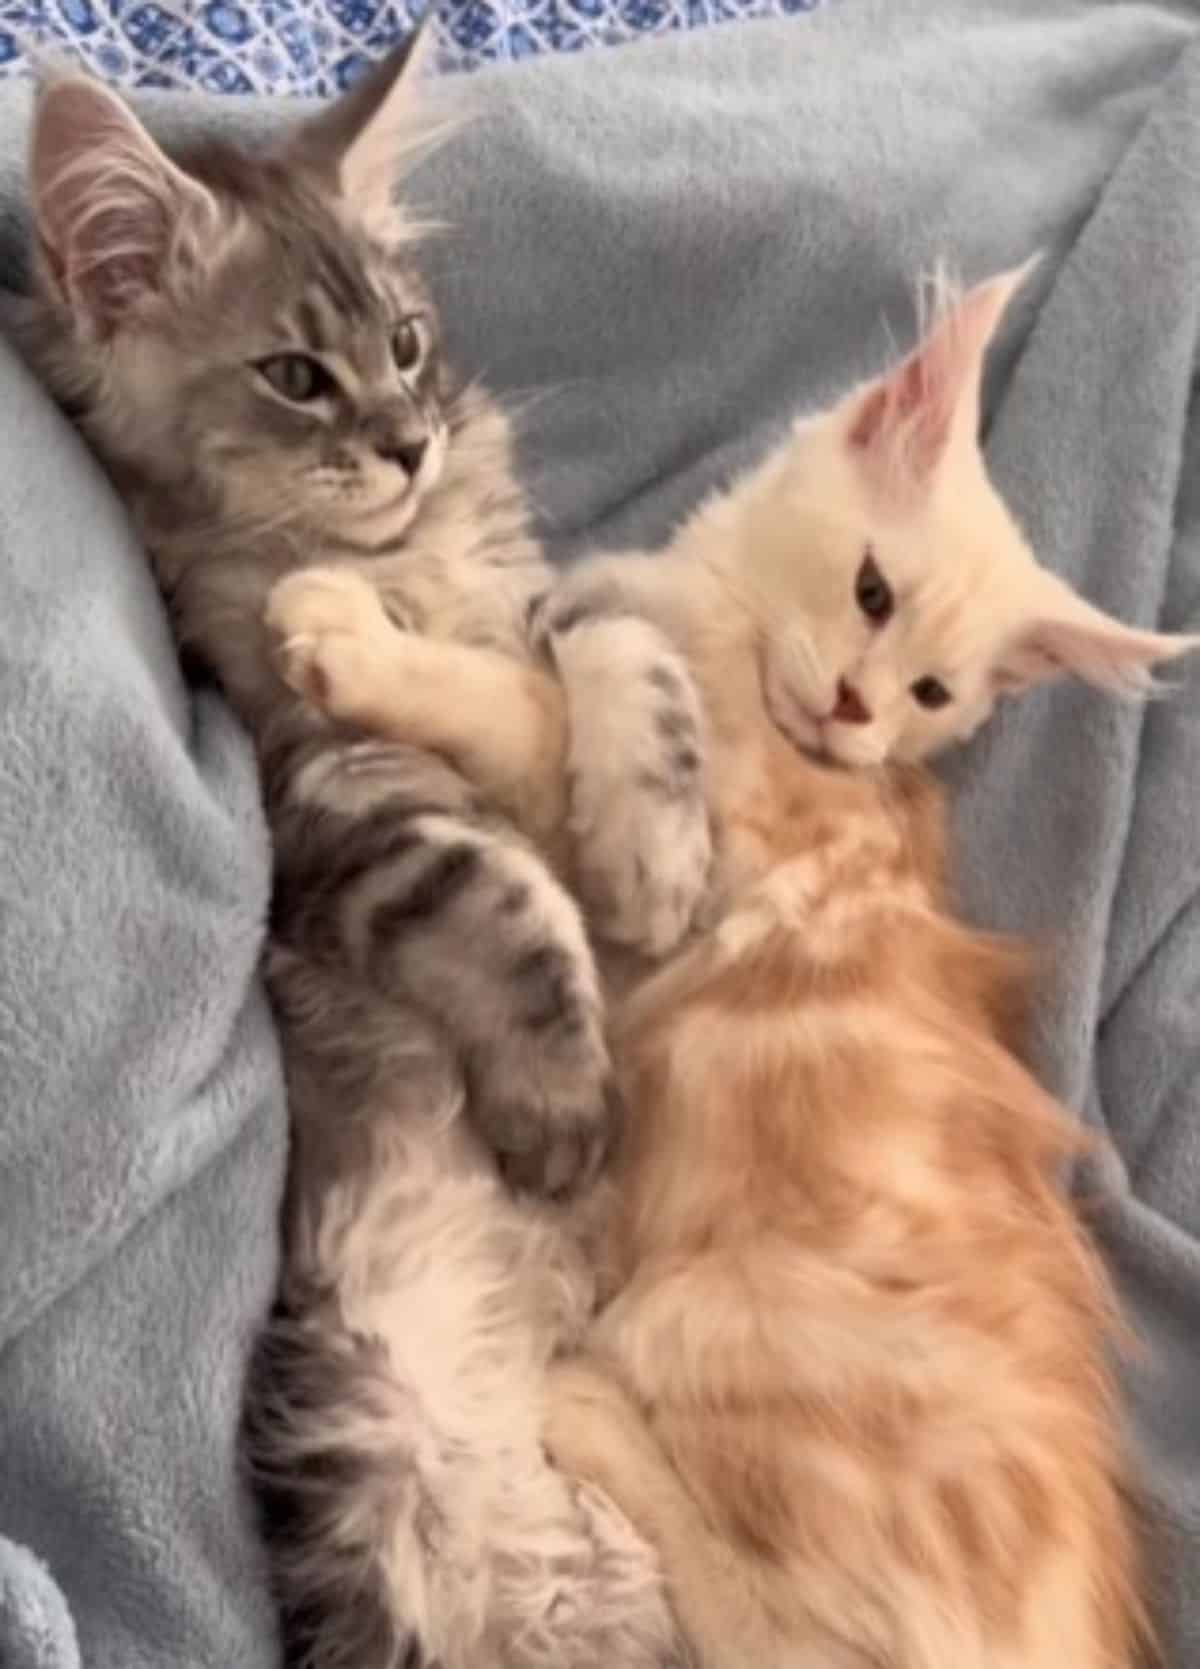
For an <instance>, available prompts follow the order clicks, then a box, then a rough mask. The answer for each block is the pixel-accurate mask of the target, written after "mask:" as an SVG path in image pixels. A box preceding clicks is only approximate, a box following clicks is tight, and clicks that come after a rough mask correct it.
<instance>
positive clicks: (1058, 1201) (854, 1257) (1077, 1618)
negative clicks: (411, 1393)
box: [550, 753, 1141, 1669]
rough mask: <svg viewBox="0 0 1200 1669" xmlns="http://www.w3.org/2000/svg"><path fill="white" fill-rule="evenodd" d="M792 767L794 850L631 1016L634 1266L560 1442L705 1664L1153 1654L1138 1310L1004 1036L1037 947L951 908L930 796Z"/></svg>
mask: <svg viewBox="0 0 1200 1669" xmlns="http://www.w3.org/2000/svg"><path fill="white" fill-rule="evenodd" d="M774 763H775V766H776V769H774V770H773V772H772V778H771V780H772V785H773V787H772V791H771V792H772V797H773V799H774V805H773V807H771V808H768V807H767V806H766V805H765V804H764V803H760V804H759V805H758V806H757V807H756V808H755V827H754V831H753V834H754V842H755V846H756V852H757V857H758V859H759V860H760V861H761V859H762V856H763V854H762V852H761V846H760V842H761V838H762V828H763V826H764V821H763V820H764V813H767V812H768V809H769V816H768V817H767V819H766V820H767V821H769V822H770V823H771V826H772V827H773V828H774V829H775V831H776V835H775V852H774V854H773V857H774V864H775V867H774V868H773V869H772V870H771V873H770V874H769V875H768V876H767V878H766V879H765V880H764V882H763V884H762V886H761V887H760V888H759V889H757V890H756V891H751V893H750V894H749V895H748V896H747V898H746V901H745V903H744V905H742V906H740V907H738V908H736V909H735V910H734V912H733V913H732V914H731V915H730V916H729V917H728V918H727V920H726V922H725V923H724V925H723V927H722V928H721V929H720V930H719V932H718V934H717V936H716V938H715V939H714V940H713V941H712V943H711V944H710V945H706V946H702V947H701V948H700V949H698V950H697V951H695V952H694V953H692V954H691V955H690V956H688V957H687V958H685V960H684V961H683V962H682V963H680V964H679V965H678V966H677V967H675V968H674V969H672V970H670V971H669V972H668V973H667V974H665V975H664V976H662V978H661V979H660V981H659V982H658V983H656V984H654V985H652V986H651V987H650V988H649V989H648V990H646V991H645V993H644V994H643V995H642V997H641V998H640V999H639V1000H637V1001H636V1003H635V1005H634V1007H633V1009H632V1010H631V1012H630V1014H629V1017H628V1022H627V1028H626V1035H625V1036H624V1038H623V1054H624V1057H625V1060H626V1062H627V1064H628V1069H629V1081H628V1087H629V1091H630V1102H631V1106H632V1108H633V1116H632V1119H631V1123H630V1129H629V1135H628V1139H627V1145H626V1149H625V1151H624V1153H623V1155H622V1164H621V1171H620V1176H621V1215H620V1221H619V1223H618V1224H617V1226H616V1228H615V1230H614V1235H613V1246H614V1256H615V1257H616V1258H617V1259H619V1261H620V1272H621V1277H622V1279H623V1280H624V1281H625V1283H626V1284H625V1285H624V1287H623V1290H621V1291H620V1293H619V1295H618V1297H617V1298H616V1299H615V1301H614V1302H613V1303H612V1305H611V1306H610V1308H609V1309H608V1310H607V1312H606V1313H605V1314H604V1315H603V1316H602V1317H601V1319H600V1321H599V1323H598V1325H597V1327H596V1330H595V1334H594V1338H593V1341H592V1348H593V1360H592V1363H591V1364H590V1365H583V1366H572V1367H568V1368H565V1369H564V1370H563V1372H562V1375H561V1377H560V1379H559V1380H558V1382H557V1387H556V1395H555V1401H554V1403H553V1406H552V1414H551V1425H550V1437H551V1444H552V1448H553V1449H554V1450H555V1452H556V1453H557V1455H558V1457H559V1458H560V1460H561V1461H563V1462H564V1463H565V1464H567V1465H569V1466H573V1467H575V1468H577V1469H578V1470H579V1471H581V1472H582V1473H583V1474H584V1475H586V1476H589V1477H591V1478H592V1479H594V1480H595V1481H596V1482H597V1483H599V1484H600V1485H601V1486H602V1487H604V1488H605V1489H607V1490H608V1491H609V1492H610V1493H611V1494H612V1495H613V1496H614V1498H615V1499H616V1500H618V1501H619V1502H620V1503H621V1505H622V1506H623V1507H624V1508H625V1509H626V1511H627V1512H629V1513H630V1515H631V1516H632V1517H633V1518H634V1520H635V1522H637V1523H638V1524H639V1526H640V1527H641V1528H642V1530H643V1531H644V1532H645V1533H647V1535H648V1536H649V1537H650V1538H651V1539H652V1540H654V1541H655V1542H657V1543H658V1545H659V1547H660V1549H661V1551H662V1554H663V1558H664V1564H665V1566H666V1569H667V1573H668V1577H669V1579H670V1582H671V1584H672V1589H673V1592H674V1595H675V1598H676V1603H677V1606H678V1610H679V1614H680V1616H681V1619H682V1621H683V1623H684V1626H685V1629H686V1630H687V1631H688V1632H689V1634H690V1635H691V1636H692V1638H693V1640H694V1641H695V1644H696V1646H697V1648H698V1651H699V1655H700V1660H701V1662H702V1664H703V1665H704V1669H835V1666H836V1669H849V1666H854V1669H866V1666H871V1669H1128V1666H1129V1665H1131V1664H1132V1663H1133V1661H1134V1659H1135V1649H1136V1645H1137V1642H1138V1641H1139V1639H1140V1638H1141V1617H1140V1609H1139V1601H1138V1587H1139V1579H1138V1566H1137V1556H1136V1551H1135V1547H1134V1540H1133V1535H1132V1531H1131V1527H1130V1521H1129V1517H1128V1513H1127V1508H1126V1504H1125V1493H1124V1459H1123V1455H1122V1452H1121V1445H1120V1441H1119V1437H1118V1432H1117V1420H1116V1414H1115V1411H1114V1393H1113V1386H1112V1382H1111V1379H1110V1373H1109V1368H1108V1365H1107V1359H1106V1348H1107V1343H1108V1334H1109V1330H1110V1327H1111V1324H1112V1320H1113V1314H1112V1305H1111V1297H1110V1293H1109V1289H1108V1286H1107V1283H1106V1280H1105V1276H1104V1274H1103V1271H1102V1269H1101V1266H1100V1264H1099V1262H1098V1260H1097V1258H1096V1256H1095V1254H1094V1252H1093V1251H1092V1249H1091V1247H1090V1245H1089V1242H1088V1240H1087V1237H1086V1235H1085V1234H1084V1232H1083V1230H1082V1229H1081V1227H1080V1226H1079V1224H1078V1222H1077V1221H1076V1218H1075V1216H1074V1215H1073V1212H1072V1210H1071V1208H1070V1206H1069V1204H1068V1203H1067V1202H1066V1200H1065V1198H1064V1197H1063V1195H1062V1193H1061V1191H1060V1187H1059V1181H1058V1171H1059V1169H1060V1167H1061V1163H1062V1160H1063V1159H1064V1157H1065V1156H1066V1155H1067V1153H1068V1152H1069V1151H1070V1150H1071V1149H1072V1147H1073V1146H1075V1145H1076V1144H1077V1142H1078V1133H1077V1131H1076V1129H1075V1128H1074V1127H1073V1126H1072V1125H1071V1124H1070V1122H1069V1121H1068V1119H1067V1117H1066V1115H1065V1114H1064V1113H1062V1112H1061V1111H1060V1110H1059V1108H1058V1107H1057V1106H1056V1105H1055V1104H1054V1103H1053V1101H1051V1100H1050V1098H1049V1097H1047V1096H1046V1095H1045V1094H1044V1093H1043V1092H1042V1091H1041V1090H1040V1089H1039V1088H1038V1087H1037V1085H1036V1084H1035V1083H1034V1081H1033V1079H1032V1078H1031V1077H1030V1076H1029V1074H1028V1073H1027V1072H1026V1071H1025V1070H1024V1069H1023V1068H1022V1067H1021V1066H1020V1065H1019V1063H1018V1062H1017V1060H1016V1058H1015V1057H1014V1056H1013V1055H1011V1054H1010V1053H1009V1052H1007V1051H1006V1049H1005V1048H1004V1046H1003V1043H1002V1041H1001V1033H1002V1032H1003V1030H1004V1029H1005V1027H1006V1026H1007V1023H1008V1017H1009V1016H1010V1015H1011V1013H1012V1012H1013V999H1014V996H1019V993H1020V987H1021V984H1022V975H1021V964H1020V958H1019V957H1018V956H1017V955H1016V953H1015V952H1014V951H1013V950H1012V948H1011V947H1009V946H1006V945H1004V944H1001V943H998V942H995V941H992V940H989V939H987V938H985V937H982V936H980V935H977V934H974V933H972V932H970V931H969V930H967V929H966V928H964V927H962V926H961V925H959V924H958V923H957V922H955V921H954V920H953V919H952V918H951V917H950V916H949V915H947V914H946V913H945V912H944V911H943V910H942V908H941V906H940V903H939V900H938V896H937V895H938V891H939V884H940V883H939V876H938V872H939V869H940V855H939V851H938V847H939V844H940V822H941V819H940V807H939V805H938V802H937V796H936V792H935V790H934V789H933V788H932V786H931V785H930V784H929V783H927V782H925V781H924V780H922V779H920V778H915V777H914V778H901V777H897V778H892V779H890V780H889V781H886V782H883V781H877V780H876V779H873V778H853V777H850V776H847V775H845V774H840V773H839V774H835V773H831V772H825V771H822V770H821V769H820V768H818V767H814V766H808V765H806V764H804V763H803V762H802V761H796V760H794V759H793V760H792V762H791V765H790V767H789V765H788V762H787V756H786V755H785V754H784V753H780V754H779V755H778V756H776V758H775V761H774ZM766 792H767V790H764V795H765V794H766ZM738 832H739V831H738V821H737V817H736V816H734V817H733V818H732V819H731V821H730V823H729V833H730V835H731V837H732V838H733V839H734V840H735V841H736V839H737V836H738Z"/></svg>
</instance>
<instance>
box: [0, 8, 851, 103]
mask: <svg viewBox="0 0 1200 1669" xmlns="http://www.w3.org/2000/svg"><path fill="white" fill-rule="evenodd" d="M827 3H828V0H441V3H440V4H438V5H437V7H436V10H437V32H438V58H439V63H440V65H441V67H442V68H443V69H445V70H469V69H475V68H477V67H478V66H479V65H480V64H485V63H495V62H497V61H499V62H505V61H514V60H517V59H522V58H529V57H532V56H534V55H535V54H537V53H542V52H578V51H581V50H582V49H583V48H584V47H589V46H602V45H603V46H610V45H615V44H617V43H618V42H621V41H628V40H633V39H636V38H637V37H639V36H641V35H658V34H664V33H667V32H668V31H671V30H676V29H694V28H697V27H700V26H702V25H705V24H709V23H718V22H725V21H728V20H731V19H734V18H742V17H766V16H773V15H778V14H780V13H795V12H808V11H813V10H815V9H816V7H817V6H819V5H822V4H827ZM423 10H424V7H423V6H422V5H421V4H420V0H398V3H397V0H391V3H389V0H162V3H160V0H0V77H2V76H5V75H20V74H24V73H26V72H27V70H28V58H27V54H28V53H29V51H30V49H34V50H36V49H42V50H46V49H49V50H51V51H53V52H55V53H57V54H59V55H69V56H71V57H74V58H76V59H78V60H79V61H80V62H82V63H83V64H84V65H85V66H86V67H87V68H88V69H90V70H92V71H93V72H94V73H95V74H97V75H99V76H101V77H103V79H104V80H105V81H108V82H111V83H113V84H114V85H116V86H120V87H175V88H181V87H195V88H198V89H200V90H202V91H204V92H209V93H283V94H287V93H293V94H308V95H315V96H318V97H328V96H330V95H332V94H334V93H337V92H338V91H340V90H341V89H342V88H344V87H346V86H348V85H349V84H350V82H351V81H353V79H354V77H355V76H356V75H357V74H358V73H359V72H360V71H361V70H362V68H363V67H364V65H365V64H366V63H368V62H369V61H370V60H371V59H373V58H377V57H379V56H380V54H381V53H383V52H384V51H386V49H387V48H388V47H389V46H392V45H393V44H394V43H395V42H396V41H398V40H400V39H401V38H402V37H403V36H404V35H405V34H407V33H408V32H409V31H411V29H412V28H413V25H414V22H415V19H416V18H417V17H418V16H420V14H421V12H422V11H423Z"/></svg>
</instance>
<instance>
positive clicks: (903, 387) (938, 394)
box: [845, 258, 1036, 493]
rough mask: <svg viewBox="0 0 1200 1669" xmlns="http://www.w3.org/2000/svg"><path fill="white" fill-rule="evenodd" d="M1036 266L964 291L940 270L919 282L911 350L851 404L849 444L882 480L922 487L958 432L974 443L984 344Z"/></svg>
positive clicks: (895, 487)
mask: <svg viewBox="0 0 1200 1669" xmlns="http://www.w3.org/2000/svg"><path fill="white" fill-rule="evenodd" d="M1035 261H1036V258H1035ZM1034 264H1035V262H1034V261H1030V262H1026V263H1025V265H1024V266H1022V267H1018V268H1016V269H1015V270H1014V271H1012V272H1006V273H1001V274H1000V275H999V276H998V277H996V278H992V279H988V280H987V281H986V282H984V283H982V284H977V285H976V286H975V287H974V288H973V289H971V290H968V291H966V292H965V293H964V292H963V291H962V290H961V289H960V288H959V287H958V285H957V284H956V283H955V282H954V281H953V279H952V278H951V277H950V275H949V273H948V271H947V270H946V269H945V268H944V267H939V268H938V269H937V270H936V271H935V273H934V275H933V276H932V278H931V279H930V280H929V281H928V283H927V284H926V285H925V286H924V289H923V292H922V298H921V300H922V306H921V315H922V319H923V320H924V321H925V323H924V328H923V330H922V336H921V340H920V341H919V342H918V344H917V346H916V348H915V349H914V350H913V352H912V353H911V354H909V356H908V357H907V358H906V359H904V360H902V361H901V362H900V364H899V365H897V366H895V367H893V369H892V370H890V371H887V372H885V373H884V375H883V376H881V377H878V378H876V380H875V381H874V382H872V383H870V384H868V385H867V387H866V388H865V389H859V390H858V391H857V393H856V394H854V395H853V396H851V399H850V401H849V402H848V410H847V417H846V430H845V434H846V443H847V445H848V446H849V448H850V450H851V452H852V454H854V455H855V456H856V457H857V458H858V459H859V461H860V462H861V464H862V465H863V467H864V468H866V469H867V470H868V471H869V472H870V473H871V474H872V476H873V477H874V478H875V479H876V481H877V482H878V483H879V484H880V485H883V486H886V487H888V488H891V489H893V490H898V491H903V492H909V493H911V492H912V491H914V490H920V489H921V488H923V487H926V486H928V485H929V484H930V483H931V482H932V480H933V478H934V476H935V475H936V473H937V470H938V467H939V466H940V464H941V462H942V460H943V459H944V458H945V456H946V454H947V452H948V451H949V449H950V445H951V443H952V441H953V440H954V438H955V437H956V436H957V435H962V434H966V435H968V436H969V437H970V438H971V439H972V440H974V438H975V432H976V429H977V427H978V422H979V391H980V386H981V383H982V380H983V367H984V361H985V359H986V357H987V350H988V346H989V344H990V343H991V341H992V338H993V337H994V335H995V333H996V329H997V327H998V326H999V323H1000V320H1001V318H1002V317H1003V315H1004V312H1005V309H1006V308H1007V306H1008V304H1009V301H1010V300H1011V298H1012V296H1013V294H1014V293H1015V292H1016V291H1017V290H1018V289H1019V288H1020V286H1021V285H1022V284H1023V283H1024V282H1025V279H1026V278H1027V277H1028V275H1029V272H1030V271H1031V270H1032V267H1033V265H1034Z"/></svg>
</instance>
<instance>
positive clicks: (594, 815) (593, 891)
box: [572, 778, 713, 958]
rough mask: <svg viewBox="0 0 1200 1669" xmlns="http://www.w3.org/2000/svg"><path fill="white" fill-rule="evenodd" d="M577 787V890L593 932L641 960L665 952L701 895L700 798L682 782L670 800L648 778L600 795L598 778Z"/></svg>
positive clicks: (703, 820)
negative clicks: (629, 951)
mask: <svg viewBox="0 0 1200 1669" xmlns="http://www.w3.org/2000/svg"><path fill="white" fill-rule="evenodd" d="M576 782H577V785H578V786H577V788H576V794H575V800H574V803H573V805H572V813H573V815H572V828H573V832H574V833H575V837H576V843H577V849H578V850H579V851H580V852H581V853H583V854H584V855H583V857H582V858H581V861H580V866H579V890H580V893H581V895H582V896H583V898H584V899H585V901H586V903H587V906H588V912H589V915H590V916H591V917H592V919H593V921H594V922H595V927H596V931H597V933H599V934H600V936H601V937H602V938H604V939H606V940H608V942H609V943H610V944H614V945H622V946H624V947H625V948H627V949H629V950H634V951H638V952H640V953H641V954H642V955H645V956H650V957H653V958H659V957H663V956H666V955H668V954H669V953H670V952H671V951H672V950H674V949H675V947H676V946H677V945H678V944H679V943H680V941H681V940H682V939H683V938H684V937H685V935H686V934H687V933H688V932H689V930H690V929H691V928H692V926H693V925H695V924H696V923H697V921H698V917H699V915H700V912H701V907H702V905H703V903H704V901H705V899H706V898H707V896H708V889H709V882H710V878H711V874H712V867H713V841H712V828H711V824H710V821H709V815H708V806H707V803H706V801H705V798H704V795H703V793H702V792H701V791H700V790H699V789H698V788H696V787H693V786H692V785H690V784H681V785H680V787H679V790H678V792H677V793H676V794H674V795H672V794H670V793H667V792H660V791H659V790H658V789H657V788H656V787H655V786H653V785H652V782H651V780H650V779H647V781H646V782H645V783H643V784H634V785H630V784H629V783H628V782H627V781H617V782H614V783H611V784H610V785H609V786H610V792H609V793H608V794H607V795H605V794H604V793H603V792H602V790H603V787H604V784H603V781H602V780H600V779H598V778H593V779H592V781H591V782H590V783H586V784H585V783H584V782H583V781H582V780H581V779H579V778H577V779H576ZM589 789H592V790H596V791H597V792H595V793H594V794H591V793H589V792H588V790H589Z"/></svg>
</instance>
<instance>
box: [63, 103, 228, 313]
mask: <svg viewBox="0 0 1200 1669" xmlns="http://www.w3.org/2000/svg"><path fill="white" fill-rule="evenodd" d="M30 190H31V195H32V200H33V213H34V221H35V225H36V229H37V237H38V244H39V248H40V252H41V256H42V261H43V265H44V269H45V272H46V274H47V277H48V278H49V281H50V283H51V285H52V286H53V287H54V289H56V290H57V292H58V294H59V296H60V298H61V299H62V300H63V301H64V302H66V303H67V305H68V306H70V307H71V309H72V311H73V312H74V313H75V314H76V315H77V317H79V318H80V319H81V321H82V322H84V323H85V324H86V325H87V326H88V327H90V328H91V329H93V330H95V331H96V332H98V333H99V334H104V333H105V332H106V331H107V330H109V329H111V327H112V326H113V325H115V324H116V323H117V322H118V321H119V320H123V319H125V318H127V317H128V316H129V315H131V314H133V313H136V311H137V310H138V309H139V308H140V307H141V306H143V304H144V303H146V302H147V301H148V300H150V299H152V298H153V297H154V296H156V295H157V294H159V293H160V292H161V291H162V290H163V289H164V288H165V285H166V278H167V269H168V266H169V264H170V262H171V260H172V259H173V258H174V257H177V256H179V255H180V254H182V253H183V252H184V250H185V249H186V247H187V245H188V234H189V231H191V232H197V231H199V229H200V228H201V226H204V225H210V224H212V223H213V222H215V220H216V218H217V208H216V203H215V202H214V200H213V198H212V196H211V194H210V193H209V192H208V191H206V190H205V189H204V187H203V186H201V185H199V184H198V183H197V182H196V181H195V180H192V179H190V178H189V177H188V175H186V174H185V173H184V172H183V171H182V170H181V169H179V168H177V167H176V166H175V164H174V163H173V162H172V161H171V160H170V159H169V158H168V157H167V156H166V155H164V153H163V152H162V151H161V150H159V148H158V146H157V145H156V144H155V143H154V141H153V139H151V137H150V135H149V134H148V133H147V132H146V130H145V128H144V127H143V126H142V125H141V123H140V122H139V121H138V119H137V117H136V116H135V115H134V114H133V112H132V110H130V109H129V107H128V106H127V105H126V104H124V103H123V102H122V100H120V99H119V98H118V97H117V96H116V94H115V93H110V92H109V90H108V88H107V87H104V86H102V85H101V83H100V82H98V81H93V80H91V79H90V78H88V77H86V76H79V75H70V76H66V77H62V78H58V79H52V80H50V81H47V82H45V83H43V85H42V87H41V88H40V89H39V92H38V95H37V102H36V105H35V108H34V117H33V136H32V141H31V146H30Z"/></svg>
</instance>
